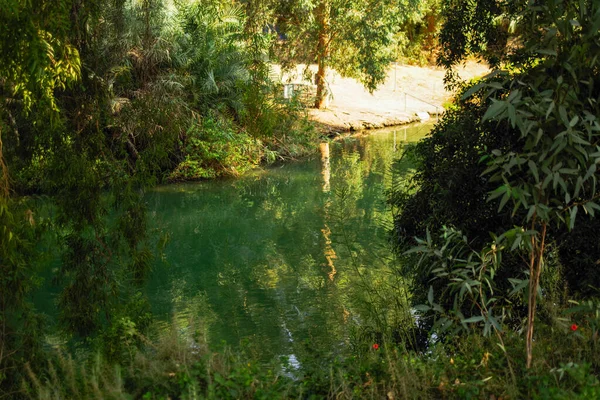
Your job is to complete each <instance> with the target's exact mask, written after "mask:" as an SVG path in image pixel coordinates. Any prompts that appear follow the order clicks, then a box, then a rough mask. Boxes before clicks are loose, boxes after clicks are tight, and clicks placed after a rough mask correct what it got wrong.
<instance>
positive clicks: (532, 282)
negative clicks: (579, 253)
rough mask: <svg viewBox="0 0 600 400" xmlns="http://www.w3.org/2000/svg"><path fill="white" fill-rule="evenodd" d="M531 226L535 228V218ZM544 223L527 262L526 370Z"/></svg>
mask: <svg viewBox="0 0 600 400" xmlns="http://www.w3.org/2000/svg"><path fill="white" fill-rule="evenodd" d="M532 226H533V227H535V218H534V220H533V223H532ZM546 226H547V225H546V223H545V222H543V223H542V232H541V237H540V242H539V243H536V240H535V237H532V238H531V246H532V249H531V258H530V262H529V301H528V310H527V337H526V343H525V347H526V352H527V368H528V369H529V368H531V362H532V361H533V324H534V322H535V305H536V300H537V289H538V286H539V282H540V273H541V272H542V265H543V260H544V247H545V244H546Z"/></svg>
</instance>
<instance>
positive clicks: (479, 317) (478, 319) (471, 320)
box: [461, 315, 485, 324]
mask: <svg viewBox="0 0 600 400" xmlns="http://www.w3.org/2000/svg"><path fill="white" fill-rule="evenodd" d="M483 320H485V318H483V316H482V315H477V316H474V317H471V318H467V319H463V320H462V321H461V322H462V323H464V324H472V323H475V322H481V321H483Z"/></svg>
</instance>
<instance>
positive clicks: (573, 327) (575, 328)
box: [571, 324, 579, 332]
mask: <svg viewBox="0 0 600 400" xmlns="http://www.w3.org/2000/svg"><path fill="white" fill-rule="evenodd" d="M577 328H579V327H578V326H577V325H576V324H573V325H571V330H572V331H573V332H575V331H576V330H577Z"/></svg>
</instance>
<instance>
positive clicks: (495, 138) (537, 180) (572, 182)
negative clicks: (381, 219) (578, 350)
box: [397, 0, 600, 368]
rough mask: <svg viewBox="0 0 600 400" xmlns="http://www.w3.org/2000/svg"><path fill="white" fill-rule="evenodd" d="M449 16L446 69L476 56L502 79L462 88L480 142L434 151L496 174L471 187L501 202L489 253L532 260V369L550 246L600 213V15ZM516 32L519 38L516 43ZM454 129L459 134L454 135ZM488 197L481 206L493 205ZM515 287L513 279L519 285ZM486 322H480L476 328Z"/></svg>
mask: <svg viewBox="0 0 600 400" xmlns="http://www.w3.org/2000/svg"><path fill="white" fill-rule="evenodd" d="M444 10H445V11H444V12H445V14H446V24H445V27H444V30H443V33H442V35H441V37H442V44H443V45H444V44H447V47H445V52H444V54H443V55H442V58H441V60H440V61H441V63H442V64H444V65H446V66H447V67H449V68H452V67H453V66H454V65H456V64H457V63H459V62H460V61H462V60H463V59H464V57H465V56H466V55H468V54H477V55H481V56H483V57H485V58H486V59H487V60H488V61H489V62H490V64H491V65H492V66H493V67H494V71H493V72H492V73H491V74H490V75H488V76H487V77H485V78H483V79H482V80H481V82H479V83H477V84H473V83H471V84H470V85H466V86H464V84H462V85H463V86H464V87H465V89H464V90H465V93H464V95H463V96H462V99H461V100H460V101H459V103H458V105H457V108H458V109H459V112H460V113H461V114H462V115H463V116H467V118H468V119H470V120H471V121H472V122H470V124H474V129H476V130H477V131H479V133H478V134H477V135H476V139H477V140H476V141H473V143H466V142H462V143H452V142H446V143H441V146H438V150H435V151H436V152H439V151H440V150H439V149H442V150H451V151H452V153H454V154H469V153H471V154H473V150H476V152H475V153H478V155H479V157H478V159H479V160H478V161H477V162H472V163H471V169H472V170H474V171H475V172H479V171H481V170H482V169H483V168H482V167H483V165H484V163H485V164H486V166H487V168H486V169H485V170H483V171H481V172H480V173H477V174H476V175H473V174H472V173H469V174H468V175H467V176H466V178H467V179H468V180H471V181H472V182H474V183H477V186H476V187H483V188H485V190H487V191H488V194H487V196H484V197H486V198H487V201H492V202H494V203H495V202H498V201H499V204H498V207H497V210H496V211H495V214H497V217H494V218H495V219H496V221H499V222H500V223H501V225H500V226H499V227H497V228H495V229H494V230H495V233H496V235H495V237H494V242H493V246H491V245H490V246H489V247H487V248H488V249H492V250H493V251H494V252H498V253H499V252H501V251H504V252H506V253H512V254H525V255H526V257H525V258H526V272H525V274H524V275H525V278H526V279H525V280H522V282H524V283H525V285H524V286H527V287H528V289H529V290H528V292H527V300H526V304H527V327H526V355H527V361H526V364H527V367H528V368H529V367H530V366H531V363H532V360H533V333H534V322H535V317H536V303H537V300H538V294H539V286H540V285H539V283H540V276H541V272H542V269H543V268H544V267H547V266H549V265H548V264H547V257H546V249H547V246H548V244H549V243H550V242H552V241H554V242H556V241H557V240H558V239H559V238H560V237H561V236H564V235H563V233H564V232H567V231H571V230H572V229H573V228H574V227H575V222H576V219H577V216H578V213H579V214H581V213H580V212H583V213H585V214H587V215H588V216H589V217H594V214H595V212H596V211H597V210H599V209H600V205H599V204H598V202H597V199H598V197H599V194H598V190H597V188H596V186H597V178H598V174H597V171H596V169H597V164H598V163H599V162H600V152H599V147H598V145H599V144H600V123H599V120H598V115H600V107H599V106H598V103H597V98H598V96H599V94H600V93H599V90H598V87H597V85H595V84H594V82H597V80H598V78H599V76H598V75H599V74H600V73H599V71H600V68H599V63H598V59H597V54H598V52H599V51H600V32H599V30H598V27H599V26H600V5H599V4H598V3H597V2H594V1H581V2H564V1H559V0H546V1H541V2H536V3H535V4H533V3H527V4H524V3H522V2H518V1H511V2H507V3H500V2H495V1H485V2H478V3H476V4H475V3H472V2H454V1H448V2H446V3H445V9H444ZM507 21H508V22H507ZM511 21H512V22H511ZM511 25H512V26H513V28H511V29H510V30H509V29H508V27H510V26H511ZM510 31H512V32H514V33H515V34H514V35H513V37H510V35H509V32H510ZM494 32H500V33H501V35H494ZM499 37H500V40H499ZM448 77H449V79H450V80H449V82H451V83H453V84H455V85H456V84H458V85H461V83H459V82H457V81H456V80H454V78H455V77H454V76H453V74H452V73H450V74H449V76H448ZM470 108H471V109H472V110H470ZM478 114H479V115H478ZM481 114H483V115H481ZM461 118H463V117H461ZM463 120H464V118H463ZM455 127H456V126H455V125H454V126H453V124H450V128H451V129H453V128H455ZM451 129H447V128H444V127H443V126H442V127H441V128H440V131H441V134H446V135H447V136H448V138H452V137H456V135H450V134H449V133H451ZM474 132H475V131H474ZM437 133H438V134H439V133H440V132H437ZM481 138H486V140H484V141H480V140H481ZM503 138H504V139H508V140H509V142H508V143H507V142H506V141H505V140H503ZM440 139H441V140H442V141H443V136H438V137H437V140H440ZM473 144H474V145H475V146H477V147H476V148H475V149H474V148H473ZM478 145H479V146H478ZM425 168H428V166H427V165H426V166H425ZM464 178H465V177H463V178H461V177H458V179H457V180H458V181H459V182H460V181H461V179H464ZM454 179H456V177H455V178H454ZM463 183H464V182H463ZM482 184H483V185H482ZM430 186H433V188H432V190H437V189H436V188H435V187H434V186H435V185H430V184H426V185H425V187H430ZM425 196H427V194H426V193H425ZM443 196H446V195H443ZM436 197H437V198H439V197H440V194H439V193H437V194H436V193H435V192H434V193H433V195H432V196H431V197H430V198H436ZM479 197H480V200H476V199H475V200H474V201H475V203H477V202H479V203H481V202H483V201H484V200H483V198H482V196H479ZM421 201H423V198H421ZM494 203H492V204H493V205H494V206H496V204H494ZM509 205H512V207H511V208H508V207H507V206H509ZM457 208H458V207H457ZM477 208H478V209H479V213H478V214H477V215H478V216H481V215H484V213H489V210H488V209H487V207H485V206H484V205H483V204H479V205H478V206H477ZM454 211H456V210H454ZM409 212H410V211H409ZM438 215H439V213H438ZM442 218H445V216H443V215H442ZM401 219H402V217H401ZM401 219H400V220H401ZM400 220H398V221H400ZM503 221H504V222H503ZM449 222H450V223H455V221H451V220H450V218H448V219H446V220H444V219H442V220H441V221H437V224H438V227H439V226H440V225H443V224H446V223H449ZM399 225H400V226H402V224H399ZM463 225H468V224H463ZM471 232H476V233H477V234H478V235H479V237H477V238H476V240H477V242H478V244H477V245H478V246H480V247H479V248H484V249H485V248H486V246H488V245H486V244H485V243H484V242H483V241H482V240H483V239H484V238H483V235H485V234H486V232H482V231H481V230H479V231H477V229H476V228H475V229H473V227H472V228H471ZM397 233H398V234H401V231H399V230H397ZM488 241H489V239H488ZM490 251H491V250H490ZM503 264H506V262H503ZM521 265H522V263H521ZM503 267H505V265H504V266H503ZM589 268H595V266H594V265H592V266H589ZM516 278H517V277H516V276H513V277H512V279H513V281H516ZM482 320H483V318H482V319H479V316H478V317H476V318H475V319H471V322H472V321H477V322H481V321H482ZM462 322H465V321H464V320H463V321H462Z"/></svg>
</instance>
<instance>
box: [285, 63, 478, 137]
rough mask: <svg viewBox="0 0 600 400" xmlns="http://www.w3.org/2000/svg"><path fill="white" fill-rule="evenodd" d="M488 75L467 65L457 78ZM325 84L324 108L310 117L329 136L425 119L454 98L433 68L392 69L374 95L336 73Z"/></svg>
mask: <svg viewBox="0 0 600 400" xmlns="http://www.w3.org/2000/svg"><path fill="white" fill-rule="evenodd" d="M302 68H303V67H299V68H298V71H300V70H301V69H302ZM487 72H488V69H487V67H486V66H484V65H481V64H478V63H476V62H473V61H470V62H467V64H466V65H465V66H464V67H463V68H462V69H461V70H460V75H461V77H462V78H463V79H470V78H473V77H476V76H482V75H485V73H487ZM299 75H300V74H298V75H297V76H299ZM290 80H291V81H295V82H300V81H301V80H299V79H293V78H292V79H290ZM327 80H328V83H329V89H330V90H331V92H332V97H331V98H330V100H329V104H328V106H327V108H326V109H323V110H316V109H311V110H309V113H310V118H311V119H312V120H314V121H315V122H317V123H318V124H319V125H321V127H322V128H323V130H324V131H329V132H339V131H349V130H362V129H369V128H381V127H385V126H392V125H401V124H406V123H409V122H414V121H416V120H419V119H420V118H419V116H418V115H417V113H419V115H421V116H426V115H425V114H423V113H429V114H436V113H440V112H442V111H443V105H444V103H445V102H447V101H448V100H449V99H450V98H451V97H452V95H453V94H452V93H450V92H447V91H446V90H445V88H444V70H443V69H442V68H436V67H418V66H411V65H397V66H392V67H391V68H390V70H389V72H388V76H387V79H386V81H385V82H384V83H383V84H382V85H381V86H380V87H379V88H378V89H377V90H376V91H375V92H374V93H373V94H370V93H369V92H368V91H367V90H365V89H364V87H363V86H362V84H360V83H358V82H356V81H355V80H353V79H349V78H342V77H341V76H340V75H339V74H337V73H336V72H335V71H330V72H329V73H328V75H327ZM304 82H306V81H304Z"/></svg>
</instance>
